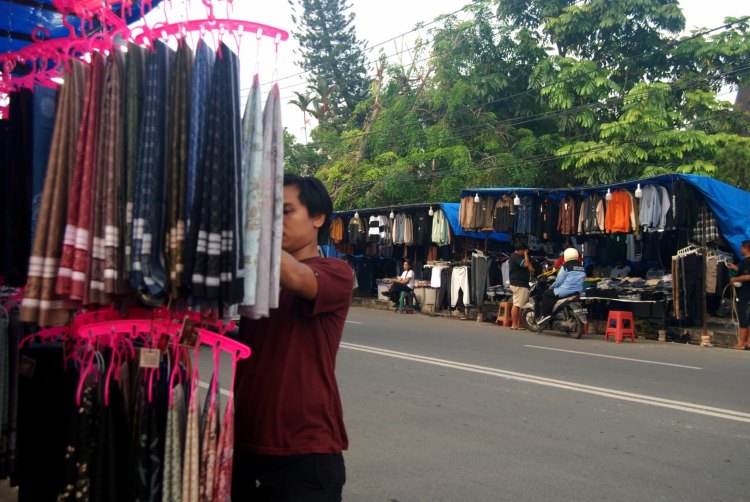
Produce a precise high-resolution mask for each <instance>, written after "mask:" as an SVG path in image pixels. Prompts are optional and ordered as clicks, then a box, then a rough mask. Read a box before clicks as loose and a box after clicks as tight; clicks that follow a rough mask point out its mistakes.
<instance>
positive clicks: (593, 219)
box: [578, 193, 605, 235]
mask: <svg viewBox="0 0 750 502" xmlns="http://www.w3.org/2000/svg"><path fill="white" fill-rule="evenodd" d="M604 217H605V211H604V200H603V199H602V198H601V196H600V195H599V194H595V193H594V194H591V195H589V196H588V197H586V198H585V199H583V201H582V202H581V210H580V215H579V216H578V234H580V235H596V234H601V233H604V226H605V225H604Z"/></svg>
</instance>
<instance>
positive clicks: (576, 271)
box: [539, 248, 586, 322]
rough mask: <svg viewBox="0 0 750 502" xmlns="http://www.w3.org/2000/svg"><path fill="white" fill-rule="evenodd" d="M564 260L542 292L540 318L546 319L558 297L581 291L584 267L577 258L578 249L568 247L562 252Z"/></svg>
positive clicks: (541, 320) (584, 274)
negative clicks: (547, 287)
mask: <svg viewBox="0 0 750 502" xmlns="http://www.w3.org/2000/svg"><path fill="white" fill-rule="evenodd" d="M563 257H564V258H565V262H564V263H563V265H562V267H560V271H559V272H558V274H557V278H556V279H555V282H554V283H552V286H551V287H550V288H549V289H548V290H547V291H545V292H544V297H543V298H542V318H541V319H540V321H539V322H544V321H546V320H547V319H548V318H549V316H550V315H552V308H553V307H554V306H555V302H557V300H559V299H560V298H566V297H568V296H571V295H576V294H581V293H583V281H584V280H585V279H586V269H585V268H583V265H581V263H580V261H579V260H578V250H576V249H575V248H568V249H566V250H565V252H564V253H563Z"/></svg>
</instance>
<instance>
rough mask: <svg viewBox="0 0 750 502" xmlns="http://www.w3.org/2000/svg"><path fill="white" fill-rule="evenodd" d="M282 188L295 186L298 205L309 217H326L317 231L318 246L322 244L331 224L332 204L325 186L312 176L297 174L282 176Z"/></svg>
mask: <svg viewBox="0 0 750 502" xmlns="http://www.w3.org/2000/svg"><path fill="white" fill-rule="evenodd" d="M284 186H295V187H297V188H298V189H299V201H300V204H302V205H303V206H305V207H306V208H307V212H308V213H310V216H312V217H315V216H319V215H321V214H322V215H324V216H325V217H326V219H325V221H324V222H323V226H322V227H320V230H319V231H318V244H323V243H325V242H326V241H327V239H328V227H329V226H330V224H331V215H332V214H333V202H332V201H331V196H330V195H329V194H328V190H326V187H325V185H323V183H322V182H321V181H320V180H319V179H318V178H314V177H312V176H300V175H299V174H291V173H285V174H284Z"/></svg>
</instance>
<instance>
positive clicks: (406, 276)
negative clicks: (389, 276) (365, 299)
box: [383, 260, 414, 306]
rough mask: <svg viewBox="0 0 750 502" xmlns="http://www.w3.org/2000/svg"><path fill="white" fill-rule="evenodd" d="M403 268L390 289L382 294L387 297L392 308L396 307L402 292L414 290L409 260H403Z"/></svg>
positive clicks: (412, 272) (412, 273)
mask: <svg viewBox="0 0 750 502" xmlns="http://www.w3.org/2000/svg"><path fill="white" fill-rule="evenodd" d="M403 268H404V271H403V272H401V275H400V276H398V277H396V278H395V279H393V284H391V287H390V288H389V289H388V291H386V292H384V293H383V294H384V295H387V296H388V298H389V299H390V300H391V301H392V302H393V304H394V306H398V300H399V297H400V296H401V293H402V292H404V291H406V292H409V293H410V292H411V291H412V290H414V271H413V270H412V269H411V263H410V262H409V260H404V264H403Z"/></svg>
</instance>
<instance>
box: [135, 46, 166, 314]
mask: <svg viewBox="0 0 750 502" xmlns="http://www.w3.org/2000/svg"><path fill="white" fill-rule="evenodd" d="M172 56H173V54H172V53H171V51H170V49H168V48H167V46H166V45H165V44H163V43H162V42H156V43H155V47H154V53H153V54H151V55H150V56H149V61H148V68H147V70H146V81H145V85H144V89H143V111H142V114H141V124H140V127H139V137H138V164H137V166H136V173H135V197H134V201H133V240H132V243H131V250H132V271H131V275H130V283H131V285H132V287H133V288H134V289H135V290H136V291H137V292H138V293H139V295H140V296H141V298H142V299H143V300H144V301H146V302H148V303H152V302H160V301H162V300H163V299H164V297H165V295H166V293H167V290H168V282H167V281H168V277H167V271H166V270H165V268H164V263H165V257H164V242H163V239H162V237H163V233H162V232H163V227H162V224H161V221H162V216H163V214H164V213H163V208H164V167H165V158H166V148H165V146H166V145H165V143H166V142H165V136H166V132H167V131H166V124H167V122H166V121H167V106H168V99H167V97H168V85H167V75H168V71H169V70H168V66H169V64H170V61H171V60H172Z"/></svg>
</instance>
